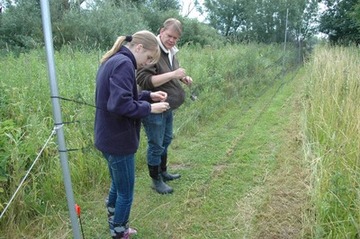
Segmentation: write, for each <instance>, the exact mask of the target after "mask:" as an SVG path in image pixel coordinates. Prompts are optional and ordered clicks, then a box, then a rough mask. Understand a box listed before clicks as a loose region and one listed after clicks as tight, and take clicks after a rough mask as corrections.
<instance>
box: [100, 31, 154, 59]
mask: <svg viewBox="0 0 360 239" xmlns="http://www.w3.org/2000/svg"><path fill="white" fill-rule="evenodd" d="M124 42H126V43H125V45H128V46H129V47H133V46H135V45H138V44H142V45H143V47H144V49H146V50H149V51H154V53H155V54H154V59H153V61H152V62H151V64H155V63H156V62H158V61H159V59H160V47H159V43H158V41H157V39H156V36H155V35H154V34H153V33H152V32H150V31H147V30H142V31H138V32H136V33H134V34H133V35H132V36H119V37H118V38H117V39H116V41H115V43H114V45H113V46H112V48H111V49H110V50H109V51H108V52H106V53H105V54H104V55H103V57H102V58H101V60H100V63H104V62H105V61H107V60H108V59H109V58H110V57H112V56H113V55H114V54H115V53H117V52H118V51H119V50H120V47H121V46H122V45H123V44H124Z"/></svg>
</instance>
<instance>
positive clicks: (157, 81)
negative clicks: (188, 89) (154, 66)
mask: <svg viewBox="0 0 360 239" xmlns="http://www.w3.org/2000/svg"><path fill="white" fill-rule="evenodd" d="M185 76H186V72H185V69H184V68H179V69H176V70H174V71H170V72H167V73H163V74H160V75H153V76H152V77H151V82H152V85H153V86H154V87H158V86H161V85H163V84H165V83H166V82H168V81H170V80H172V79H179V80H180V79H182V78H184V77H185Z"/></svg>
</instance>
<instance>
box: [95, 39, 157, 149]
mask: <svg viewBox="0 0 360 239" xmlns="http://www.w3.org/2000/svg"><path fill="white" fill-rule="evenodd" d="M135 70H136V60H135V57H134V55H133V54H132V53H131V51H130V50H129V49H128V48H126V47H124V46H122V47H121V48H120V50H119V51H118V52H117V53H116V54H115V55H113V56H112V57H111V58H110V59H108V60H107V61H106V62H104V63H103V64H102V65H101V66H100V67H99V70H98V73H97V76H96V95H95V102H96V113H95V146H96V148H97V149H99V150H100V151H102V152H105V153H109V154H116V155H126V154H134V153H135V152H136V151H137V149H138V147H139V138H140V126H141V121H140V119H141V118H143V117H145V116H147V115H149V114H150V111H151V105H150V103H149V102H147V101H150V100H151V98H150V92H149V91H142V92H141V93H140V94H138V91H137V85H136V80H135V79H136V78H135ZM145 100H146V101H145Z"/></svg>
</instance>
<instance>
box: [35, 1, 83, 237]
mask: <svg viewBox="0 0 360 239" xmlns="http://www.w3.org/2000/svg"><path fill="white" fill-rule="evenodd" d="M40 3H41V16H42V23H43V32H44V40H45V47H46V55H47V63H48V74H49V81H50V89H51V95H52V96H58V89H57V81H56V74H55V61H54V47H53V41H52V30H51V20H50V10H49V2H48V0H41V1H40ZM52 106H53V115H54V120H55V126H57V128H56V133H57V139H58V149H59V153H60V161H61V166H62V171H63V177H64V184H65V191H66V198H67V203H68V207H69V212H70V219H71V224H72V229H73V234H74V238H75V239H80V238H81V236H80V228H79V224H78V221H77V216H76V211H75V200H74V195H73V190H72V186H71V179H70V173H69V165H68V158H67V151H66V145H65V137H64V131H63V128H62V117H61V109H60V103H59V99H58V98H52Z"/></svg>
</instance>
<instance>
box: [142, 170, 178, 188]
mask: <svg viewBox="0 0 360 239" xmlns="http://www.w3.org/2000/svg"><path fill="white" fill-rule="evenodd" d="M148 167H149V175H150V177H151V179H152V186H151V187H152V189H154V190H155V191H156V192H158V193H160V194H169V193H172V192H173V191H174V190H173V189H172V188H171V187H170V186H169V185H167V184H166V183H165V182H164V181H163V179H162V177H161V175H160V174H159V166H151V165H148Z"/></svg>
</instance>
